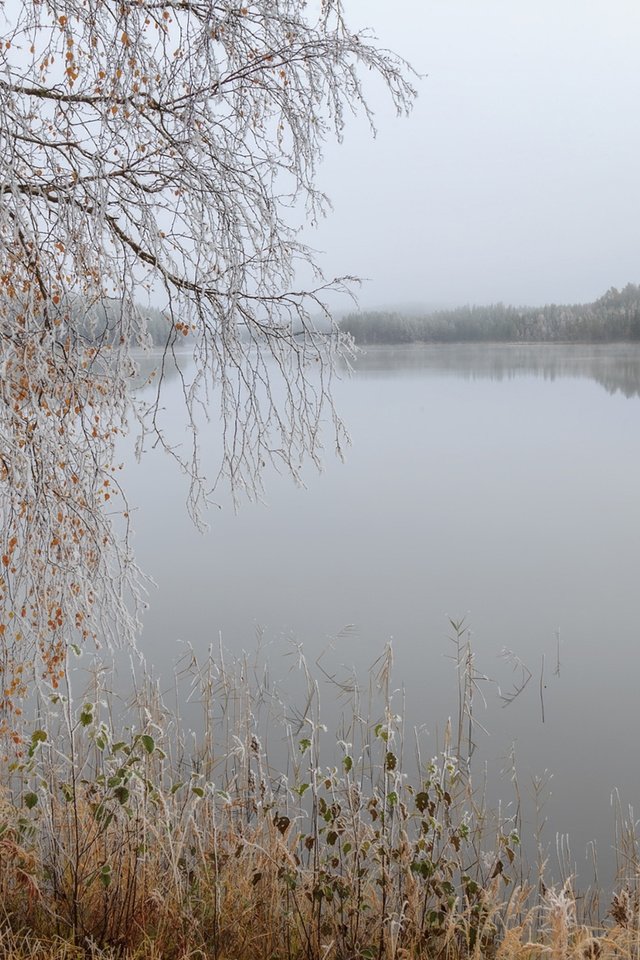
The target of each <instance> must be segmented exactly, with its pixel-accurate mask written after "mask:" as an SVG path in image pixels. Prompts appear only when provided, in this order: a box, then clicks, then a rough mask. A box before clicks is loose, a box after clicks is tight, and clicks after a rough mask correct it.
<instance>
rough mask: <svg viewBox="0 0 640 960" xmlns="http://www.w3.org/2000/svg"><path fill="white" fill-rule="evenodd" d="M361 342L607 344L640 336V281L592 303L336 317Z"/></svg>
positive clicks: (359, 314)
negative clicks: (339, 318) (340, 318)
mask: <svg viewBox="0 0 640 960" xmlns="http://www.w3.org/2000/svg"><path fill="white" fill-rule="evenodd" d="M340 326H341V328H342V329H343V330H346V331H348V332H349V333H350V334H351V335H352V336H353V338H354V340H355V341H356V343H362V344H374V343H396V344H400V343H463V342H491V343H545V342H551V343H607V342H609V343H611V342H614V341H621V340H640V286H637V285H635V284H633V283H628V284H627V286H626V287H625V288H624V289H623V290H617V289H616V288H615V287H612V288H611V289H610V290H608V291H607V292H606V293H605V294H604V296H602V297H600V298H599V299H598V300H596V301H595V302H594V303H587V304H570V305H564V306H559V305H557V304H549V305H547V306H544V307H508V306H505V305H504V304H503V303H495V304H491V305H490V306H485V307H472V306H466V307H458V308H456V309H455V310H435V311H431V312H429V313H424V314H420V313H400V312H394V311H384V310H370V311H362V312H358V313H350V314H348V315H347V316H345V317H344V318H343V319H342V320H341V321H340Z"/></svg>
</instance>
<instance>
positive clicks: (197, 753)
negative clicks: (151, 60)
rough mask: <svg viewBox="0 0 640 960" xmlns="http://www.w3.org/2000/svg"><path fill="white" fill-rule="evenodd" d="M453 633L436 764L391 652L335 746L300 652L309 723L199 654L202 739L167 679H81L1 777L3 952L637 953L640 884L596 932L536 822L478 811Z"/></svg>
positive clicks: (193, 675)
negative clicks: (121, 695) (124, 695)
mask: <svg viewBox="0 0 640 960" xmlns="http://www.w3.org/2000/svg"><path fill="white" fill-rule="evenodd" d="M454 627H455V628H456V629H458V630H461V626H460V625H454ZM454 639H456V638H454ZM456 643H457V650H458V654H457V665H458V676H459V683H460V696H459V701H458V711H457V720H456V721H455V722H454V724H453V726H449V728H448V730H447V734H446V736H445V741H444V743H443V744H442V748H441V750H440V752H439V754H438V756H436V757H435V758H423V757H422V756H421V754H420V748H419V745H416V748H415V760H414V759H412V760H411V761H407V760H406V758H405V753H406V752H408V745H407V744H405V743H404V742H403V738H402V724H401V721H400V719H399V718H398V717H397V716H396V714H395V712H394V709H393V698H392V696H391V692H390V691H391V683H390V672H391V651H390V649H388V650H387V651H386V653H385V655H384V656H383V657H382V658H381V659H380V661H378V663H377V664H376V665H375V668H374V670H373V672H372V675H371V677H370V685H369V689H368V691H367V695H366V697H365V696H364V695H363V694H362V693H361V692H360V691H359V690H358V689H357V688H356V687H355V686H351V687H349V688H348V689H347V688H346V687H345V689H344V690H343V691H342V693H343V694H344V695H345V696H348V698H349V703H350V714H349V720H348V721H347V722H346V723H345V724H344V725H343V729H342V730H341V734H340V738H339V739H335V738H334V739H333V740H332V738H331V737H329V735H328V734H327V733H326V732H325V731H324V729H323V726H322V723H321V718H320V707H319V690H318V685H317V682H316V680H315V679H314V677H313V676H312V674H311V672H310V671H309V669H308V668H307V665H306V663H305V662H304V660H303V659H300V669H301V671H302V674H303V677H304V678H305V684H306V686H305V689H306V693H305V697H304V708H303V709H302V710H301V711H300V712H299V713H297V714H296V713H294V712H293V711H292V710H290V709H289V708H288V707H287V705H286V704H283V703H282V702H281V701H279V700H278V698H277V696H276V695H275V694H274V692H273V689H272V688H271V685H270V683H269V682H268V680H267V679H265V677H264V675H263V674H260V673H259V672H258V671H257V670H256V666H255V664H252V663H250V662H249V660H248V659H247V658H244V659H242V660H240V661H236V662H234V663H232V664H229V663H227V662H226V661H225V657H224V656H223V654H222V652H220V653H219V654H217V655H215V656H214V655H213V654H211V656H210V657H209V658H208V659H207V661H206V662H205V663H204V664H202V665H200V664H198V663H197V662H196V660H195V658H192V659H191V661H190V662H189V664H188V668H187V669H185V670H183V671H182V673H181V677H180V681H181V684H182V689H181V692H180V693H178V694H177V696H176V699H178V700H180V699H181V698H184V699H186V700H187V701H190V702H192V703H193V702H196V701H197V703H198V707H199V711H200V721H199V724H198V726H199V729H200V731H201V732H200V735H199V736H198V737H195V738H194V737H193V736H192V734H191V732H190V731H189V730H187V729H186V728H185V727H184V725H183V724H182V722H181V721H180V719H179V717H178V715H177V714H176V712H175V711H171V710H169V709H168V707H167V706H166V701H167V697H166V696H165V697H162V696H161V695H160V693H159V690H158V687H157V686H155V685H153V684H150V683H144V684H143V685H142V686H141V687H140V688H139V689H138V690H137V691H136V693H135V695H134V696H133V697H132V698H131V699H130V701H129V702H128V703H127V704H124V703H122V702H121V701H120V700H119V699H118V697H116V696H115V694H114V693H113V692H111V691H110V690H109V684H108V682H107V681H106V680H105V679H104V676H103V675H101V674H99V673H97V674H96V675H95V676H94V677H93V679H92V681H91V683H90V684H89V685H88V687H87V690H86V691H85V694H84V696H83V697H82V698H80V699H79V700H78V701H77V702H76V701H75V700H74V698H73V696H72V692H71V689H70V687H71V684H69V687H68V689H67V691H66V693H65V694H64V695H61V694H59V693H58V694H56V696H55V697H54V700H55V702H53V703H52V702H50V701H49V702H47V703H46V709H45V707H44V705H43V703H42V702H41V703H40V705H39V706H37V707H36V715H37V716H39V719H38V720H37V721H36V722H35V723H34V724H33V725H32V726H31V728H30V729H29V730H28V731H27V732H26V733H25V741H24V749H23V750H22V755H21V756H17V757H16V756H15V755H14V756H12V757H11V758H10V759H7V760H5V761H4V765H3V767H2V770H1V778H0V955H2V956H5V957H8V958H22V957H25V958H26V957H43V958H63V957H64V958H71V957H80V956H82V957H84V956H95V957H96V958H97V957H102V956H104V957H107V956H116V955H117V956H130V957H140V958H143V957H144V958H152V957H153V958H156V957H157V958H160V957H162V958H174V957H175V958H178V957H180V958H183V957H184V958H186V957H211V958H215V960H218V958H220V960H222V958H224V960H227V958H233V960H275V958H278V960H294V958H296V960H297V958H308V960H333V958H335V960H355V958H362V960H403V958H408V957H429V958H433V960H457V958H463V957H464V958H480V957H489V956H491V957H496V958H498V960H525V958H526V960H528V958H531V960H533V958H535V957H542V956H545V957H551V958H553V960H556V958H557V960H561V958H570V957H575V958H576V960H578V958H585V960H589V958H598V957H601V958H602V960H605V958H608V957H612V958H613V957H614V956H615V957H618V958H620V957H623V958H624V957H628V958H631V957H634V958H635V957H636V956H638V954H639V946H640V936H639V935H638V928H639V908H638V894H637V889H636V888H635V885H634V883H631V884H627V886H624V887H622V888H621V889H620V890H618V892H617V893H616V894H615V895H614V898H613V901H612V902H611V904H610V906H609V910H608V913H607V911H606V910H605V911H604V915H603V916H602V918H601V919H602V924H601V925H600V926H593V924H592V926H591V927H587V926H586V925H585V924H584V923H583V917H582V914H583V913H584V911H582V913H581V909H580V903H579V902H578V901H577V899H576V897H575V896H574V894H573V893H572V891H571V887H570V884H569V882H567V883H565V884H564V885H563V886H562V887H561V888H559V889H554V888H550V889H547V888H546V886H545V878H544V876H543V867H541V868H540V870H539V871H538V873H537V874H536V873H535V871H534V875H533V879H530V874H529V872H528V868H527V867H526V865H525V864H524V863H523V858H522V855H521V845H520V837H519V835H518V829H519V825H518V824H517V823H516V822H514V821H504V820H501V819H499V818H498V817H496V816H495V815H492V813H491V811H489V810H488V809H487V808H486V805H484V804H483V802H482V801H481V800H480V799H479V797H478V794H477V792H476V791H475V790H474V787H473V779H472V769H471V768H472V764H471V761H470V754H471V752H472V746H473V711H472V703H473V691H474V682H475V681H474V677H475V674H474V669H475V668H474V666H473V657H472V652H471V650H470V648H469V646H468V644H467V643H466V642H465V643H463V642H461V636H460V635H458V637H457V640H456ZM185 684H186V688H185ZM365 704H366V709H365ZM278 717H279V720H278ZM45 718H46V722H45ZM274 724H275V725H276V728H277V732H278V738H277V739H278V740H279V741H280V747H279V751H280V754H281V759H282V763H280V764H279V765H278V766H277V767H274V764H273V760H272V757H270V755H269V752H268V751H267V749H266V748H265V746H264V744H265V743H267V742H268V741H269V739H271V740H273V738H274ZM282 742H284V743H285V746H286V749H283V748H282ZM327 742H329V745H330V746H329V751H328V753H327V754H326V755H325V754H324V753H323V751H324V749H325V744H326V743H327ZM276 752H277V751H276ZM410 770H414V774H413V775H409V773H408V771H410ZM621 822H622V821H621ZM625 829H627V830H629V832H630V834H631V832H632V831H630V828H628V827H627V828H625ZM621 830H622V828H621ZM622 832H624V831H622ZM633 842H635V841H633ZM625 846H626V849H627V850H631V851H632V853H631V854H630V856H633V855H635V854H634V853H633V843H632V842H631V840H630V839H629V837H627V840H626V841H625ZM627 867H628V864H627ZM634 869H635V865H634ZM637 874H638V871H637V870H635V873H630V871H629V870H628V869H627V876H631V875H632V876H636V875H637Z"/></svg>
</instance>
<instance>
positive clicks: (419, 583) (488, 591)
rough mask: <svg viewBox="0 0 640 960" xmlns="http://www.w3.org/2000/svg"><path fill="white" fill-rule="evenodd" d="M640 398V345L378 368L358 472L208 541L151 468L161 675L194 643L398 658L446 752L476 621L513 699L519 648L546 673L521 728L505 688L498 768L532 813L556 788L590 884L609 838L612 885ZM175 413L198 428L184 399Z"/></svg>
mask: <svg viewBox="0 0 640 960" xmlns="http://www.w3.org/2000/svg"><path fill="white" fill-rule="evenodd" d="M174 394H175V395H174ZM639 395H640V348H638V347H636V346H627V345H616V346H603V347H590V346H589V347H587V346H585V347H577V346H571V347H563V346H557V345H549V346H531V347H528V346H527V347H523V346H475V345H474V346H433V347H421V346H416V347H408V348H402V349H401V348H372V349H369V350H368V351H367V352H366V353H364V354H363V355H361V356H360V357H359V359H358V361H357V364H356V369H355V373H354V374H353V376H351V377H350V378H344V379H342V380H341V381H340V382H339V383H338V384H337V387H336V397H337V403H338V407H339V411H340V413H341V415H342V416H343V418H344V419H345V421H346V423H347V426H348V428H349V431H350V434H351V437H352V440H353V445H352V447H351V449H350V450H349V451H348V454H347V459H346V463H339V462H338V461H336V460H332V459H331V455H330V453H328V454H327V460H326V468H325V470H324V472H323V473H322V474H321V475H317V474H314V473H311V472H310V473H309V474H308V483H307V489H305V490H302V489H298V488H296V487H295V486H294V485H293V484H292V483H291V482H290V481H289V480H287V479H286V478H283V477H279V476H277V475H276V474H271V475H269V476H268V477H267V484H266V494H265V503H264V504H262V503H260V504H251V503H248V504H245V505H244V506H242V508H241V510H240V512H239V513H238V514H236V513H234V511H233V508H232V506H231V503H230V500H225V499H224V498H223V499H222V501H221V509H219V510H216V511H212V513H211V516H210V517H209V519H210V521H211V525H212V526H211V531H210V533H208V534H207V535H205V536H200V535H198V534H197V533H196V532H195V531H194V530H193V528H192V527H191V526H190V525H189V522H188V520H187V518H186V513H185V510H184V506H183V504H184V499H185V493H186V491H185V487H184V478H182V477H181V476H180V475H179V474H177V472H176V471H175V470H174V469H173V467H172V466H171V463H170V461H169V460H168V459H167V458H166V457H164V456H163V455H162V454H159V453H157V452H155V451H151V452H150V454H149V455H148V456H147V457H145V458H143V460H142V463H141V464H140V465H136V464H135V463H134V462H133V459H132V460H131V463H130V464H128V465H127V470H126V472H125V478H124V483H125V486H126V488H127V490H128V493H129V496H130V501H131V503H132V505H133V506H134V507H137V509H136V513H135V529H136V541H135V543H136V552H137V558H138V560H139V561H140V563H141V565H142V567H143V569H144V570H145V571H146V572H147V573H148V574H150V575H151V576H152V577H153V578H154V580H155V581H156V583H157V585H158V590H157V591H155V592H152V594H151V597H150V609H149V611H148V614H147V616H146V619H145V625H144V633H143V637H142V642H141V645H142V649H143V651H144V654H145V657H146V658H147V660H148V662H150V663H152V664H154V667H155V669H156V670H157V671H159V672H160V673H161V674H162V672H163V671H165V670H168V669H169V664H170V663H171V662H172V661H173V660H174V659H175V658H176V657H177V656H179V654H180V650H181V649H182V647H181V645H180V644H179V643H178V641H179V640H180V641H188V642H189V643H191V644H192V645H193V647H194V648H195V649H196V650H197V651H201V652H204V651H205V650H206V649H207V647H208V645H209V644H211V643H217V640H218V636H219V635H220V634H221V635H222V638H223V640H224V643H225V645H226V646H227V647H228V648H229V649H231V650H233V651H239V650H240V649H242V648H245V649H251V648H252V646H253V645H254V643H255V636H256V628H257V627H259V628H261V629H262V631H263V634H264V638H265V642H266V643H267V644H273V665H272V672H273V673H274V674H278V671H279V669H280V667H281V672H282V673H283V674H286V671H287V669H288V665H287V661H286V658H281V655H280V653H279V652H278V651H280V650H281V649H284V648H286V642H287V639H288V638H293V639H295V641H296V642H300V643H302V644H303V645H304V649H305V650H306V651H307V654H308V655H309V658H310V659H311V660H314V659H315V658H316V657H317V656H319V655H320V653H321V652H322V651H323V650H325V649H326V648H327V646H328V645H331V644H333V645H332V649H331V650H330V651H329V652H328V653H327V654H326V655H325V659H323V661H322V662H323V664H324V665H327V664H331V669H332V670H335V671H336V672H337V673H338V674H340V673H341V669H342V668H341V664H344V665H345V666H346V667H351V666H352V665H353V666H355V668H356V670H357V671H358V672H361V671H365V670H366V667H367V666H368V665H369V664H370V663H371V662H372V661H373V660H374V659H375V657H376V656H378V654H379V653H380V652H381V651H382V649H383V647H384V645H385V643H386V641H387V640H388V639H389V638H393V644H394V651H395V668H394V673H395V677H396V681H397V685H398V686H400V685H401V684H403V685H404V686H405V688H406V707H405V714H406V719H407V722H408V725H409V727H412V726H413V725H424V727H425V729H426V731H428V737H430V738H431V741H430V742H431V743H433V745H434V750H433V752H435V747H436V745H437V736H439V737H440V738H441V734H442V729H443V725H444V723H445V722H446V719H447V717H448V716H450V715H451V714H453V713H454V712H455V710H456V690H457V687H456V676H455V669H454V666H453V664H452V662H451V660H450V659H449V656H450V654H451V652H452V649H451V647H452V645H451V643H450V641H449V640H448V639H447V637H448V636H449V635H450V633H451V628H450V624H449V618H454V619H462V618H464V620H465V623H466V624H467V625H468V627H469V629H470V630H471V639H472V644H473V648H474V650H475V653H476V658H477V659H476V664H477V669H478V670H479V671H480V672H482V673H484V674H486V675H487V676H489V677H490V678H492V679H494V680H495V681H496V683H497V684H499V687H500V690H501V692H502V693H503V694H505V693H507V692H508V691H509V690H511V689H512V688H513V685H514V684H515V683H517V682H518V681H519V679H520V677H521V673H519V672H518V671H516V672H514V670H513V666H512V665H511V664H510V663H508V662H507V661H506V660H505V658H504V656H503V655H501V654H502V651H503V650H504V649H505V648H506V649H508V650H510V651H512V653H513V655H514V656H516V657H518V658H519V659H520V660H521V661H522V662H523V663H524V664H525V666H526V668H527V669H528V670H529V671H530V673H531V675H532V679H531V681H530V682H529V683H528V685H527V687H526V688H525V690H524V691H523V692H522V694H521V695H520V696H518V697H517V698H516V700H515V701H514V702H513V703H511V704H510V705H509V706H507V707H505V706H504V702H503V700H501V698H500V695H499V693H500V691H499V690H498V687H497V685H496V684H494V683H488V682H487V683H485V684H484V685H483V688H484V692H485V696H486V701H487V703H486V708H485V707H484V706H483V705H482V703H481V702H480V701H479V700H476V710H477V716H478V719H479V720H480V722H481V723H482V725H483V726H484V727H485V728H486V730H487V731H488V733H487V734H484V733H482V732H481V731H480V730H477V735H476V739H477V741H478V751H477V756H480V757H486V759H487V761H488V762H489V763H490V764H492V765H495V764H500V763H501V761H500V758H504V757H506V756H507V755H508V754H509V752H510V750H511V747H512V745H515V751H516V757H517V762H518V769H519V779H520V784H521V789H522V790H523V792H524V793H525V794H528V793H529V794H530V793H531V781H532V778H533V777H536V776H542V775H543V774H544V771H545V770H548V771H550V772H551V773H552V774H553V778H552V779H551V780H550V784H549V788H548V790H547V791H546V792H547V794H548V792H549V790H550V791H551V795H550V796H548V797H547V800H546V803H545V807H544V816H545V817H546V818H547V820H548V824H547V827H546V828H545V830H546V832H545V838H546V840H547V841H548V843H549V845H550V847H551V848H553V846H554V844H555V837H556V834H569V835H570V838H571V850H572V855H573V858H574V860H575V861H576V863H577V865H578V869H580V870H581V871H582V870H583V867H582V866H581V865H582V864H584V862H585V861H584V858H585V851H586V848H587V844H588V842H589V841H590V840H592V839H597V842H598V849H599V853H600V859H601V862H604V864H605V868H606V865H607V864H610V863H611V862H612V854H611V849H612V844H613V832H612V824H613V817H612V812H611V806H610V800H611V794H612V791H613V790H614V788H617V789H618V790H619V791H620V794H621V796H622V799H623V802H624V803H625V804H627V803H633V802H635V800H636V797H637V794H638V790H639V787H640V738H639V737H638V717H639V710H638V687H639V684H640V576H639V575H640V396H639ZM165 403H166V406H167V410H168V415H169V416H170V417H173V416H175V417H176V423H179V422H181V419H180V416H179V414H178V413H177V412H176V411H178V409H179V406H180V396H179V389H178V386H177V382H176V385H175V386H174V385H173V384H172V383H171V382H170V383H169V384H168V385H167V394H166V399H165ZM211 434H212V445H213V446H214V447H215V443H216V428H215V426H214V425H213V426H212V427H211ZM221 496H223V495H222V494H221ZM347 626H348V629H346V630H345V629H344V628H345V627H347ZM558 658H559V671H558ZM543 716H544V722H543ZM507 783H508V778H507ZM500 789H501V788H496V791H497V794H498V795H499V791H500ZM527 816H529V817H530V818H532V817H533V814H532V813H531V812H529V813H528V814H527ZM585 869H586V868H585Z"/></svg>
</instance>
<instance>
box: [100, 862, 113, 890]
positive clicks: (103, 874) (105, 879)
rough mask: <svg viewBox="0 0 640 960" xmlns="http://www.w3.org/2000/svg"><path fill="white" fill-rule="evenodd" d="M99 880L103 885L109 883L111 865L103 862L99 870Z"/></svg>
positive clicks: (106, 885)
mask: <svg viewBox="0 0 640 960" xmlns="http://www.w3.org/2000/svg"><path fill="white" fill-rule="evenodd" d="M100 882H101V884H102V886H103V887H108V886H109V884H110V883H111V866H110V865H109V864H108V863H105V864H104V865H103V867H102V869H101V870H100Z"/></svg>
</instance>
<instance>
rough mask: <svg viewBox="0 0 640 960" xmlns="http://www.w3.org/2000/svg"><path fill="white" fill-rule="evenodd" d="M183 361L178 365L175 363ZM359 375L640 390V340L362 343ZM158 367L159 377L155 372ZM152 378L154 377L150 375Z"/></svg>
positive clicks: (185, 360)
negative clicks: (531, 379) (525, 379)
mask: <svg viewBox="0 0 640 960" xmlns="http://www.w3.org/2000/svg"><path fill="white" fill-rule="evenodd" d="M162 359H163V353H162V351H160V350H152V351H150V352H149V353H142V352H140V353H138V354H137V355H136V363H137V364H138V374H137V376H136V378H135V383H136V386H142V385H145V384H149V383H153V382H154V381H156V382H157V380H156V378H157V377H158V376H159V374H160V367H161V364H162ZM176 362H177V364H179V367H178V366H177V365H176ZM192 362H193V360H192V355H191V354H190V353H189V352H187V351H185V352H182V353H176V355H175V358H174V357H173V356H172V355H171V354H167V355H166V356H165V364H164V368H163V379H164V380H165V381H166V382H169V381H171V380H173V379H174V378H175V377H177V376H178V374H179V372H180V371H181V372H182V373H183V374H184V373H186V372H187V371H188V370H189V368H190V367H191V366H192ZM354 369H355V376H356V378H359V377H364V378H369V377H376V376H386V377H389V376H390V377H394V376H397V377H405V376H412V375H415V374H421V375H424V374H432V375H443V374H444V375H450V376H456V377H463V378H464V379H465V380H484V379H490V380H511V379H514V378H516V377H521V376H535V377H541V378H542V379H544V380H551V381H553V380H556V379H559V378H567V377H570V378H581V377H582V378H587V379H591V380H595V381H596V383H599V384H600V385H601V386H602V387H604V389H605V390H606V391H607V393H610V394H614V393H621V394H622V395H623V396H625V397H628V398H631V397H638V396H640V344H628V343H627V344H624V343H623V344H620V343H617V344H602V345H588V344H587V345H584V344H583V345H570V344H553V343H550V344H503V343H500V344H477V343H456V344H408V345H406V346H387V345H385V346H369V347H365V348H361V350H360V352H359V353H358V355H357V357H356V360H355V363H354ZM153 371H156V374H155V377H153V378H151V375H152V373H153ZM150 378H151V379H150Z"/></svg>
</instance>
